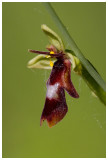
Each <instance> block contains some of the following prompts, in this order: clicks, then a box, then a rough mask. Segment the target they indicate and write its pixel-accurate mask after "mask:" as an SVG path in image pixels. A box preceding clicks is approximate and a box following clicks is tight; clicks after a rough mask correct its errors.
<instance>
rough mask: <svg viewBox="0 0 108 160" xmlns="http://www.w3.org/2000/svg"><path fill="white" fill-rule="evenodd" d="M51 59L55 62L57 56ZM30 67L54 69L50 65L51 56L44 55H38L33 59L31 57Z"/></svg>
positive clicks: (28, 65)
mask: <svg viewBox="0 0 108 160" xmlns="http://www.w3.org/2000/svg"><path fill="white" fill-rule="evenodd" d="M51 61H52V62H53V63H54V62H55V61H56V58H51ZM27 67H28V68H40V69H52V67H51V66H50V60H49V58H46V57H45V56H43V55H37V56H36V57H34V58H33V59H31V60H30V61H29V62H28V64H27Z"/></svg>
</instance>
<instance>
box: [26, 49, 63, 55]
mask: <svg viewBox="0 0 108 160" xmlns="http://www.w3.org/2000/svg"><path fill="white" fill-rule="evenodd" d="M28 52H31V53H37V54H45V55H50V56H51V57H63V55H64V54H62V53H55V54H50V52H43V51H36V50H32V49H29V50H28Z"/></svg>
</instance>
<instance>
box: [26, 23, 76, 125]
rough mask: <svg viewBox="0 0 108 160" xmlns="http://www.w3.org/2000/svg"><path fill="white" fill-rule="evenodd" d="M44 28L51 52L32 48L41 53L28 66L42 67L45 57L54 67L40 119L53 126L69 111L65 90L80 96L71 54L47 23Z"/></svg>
mask: <svg viewBox="0 0 108 160" xmlns="http://www.w3.org/2000/svg"><path fill="white" fill-rule="evenodd" d="M42 29H43V31H44V32H45V33H47V35H48V36H49V38H50V43H51V45H49V46H48V47H47V49H48V50H49V52H42V51H36V50H31V49H30V50H29V52H32V53H37V54H40V55H38V56H36V57H35V58H34V59H33V60H31V61H29V63H28V67H29V68H42V63H40V62H43V63H45V62H46V60H45V59H50V63H49V66H50V67H51V68H52V71H51V74H50V77H49V79H48V81H47V84H46V86H47V93H46V100H45V105H44V109H43V112H42V115H41V119H40V125H42V122H43V121H44V120H46V121H47V123H48V126H49V127H52V126H54V125H55V124H57V123H58V122H59V121H60V120H62V119H63V117H64V116H65V115H66V113H67V111H68V107H67V104H66V99H65V92H64V90H66V91H67V93H68V94H69V95H70V96H72V97H74V98H78V97H79V95H78V93H77V91H76V89H75V88H74V86H73V83H72V81H71V61H70V59H69V56H68V55H67V54H66V53H65V52H64V48H63V43H62V41H61V39H60V38H59V37H58V35H57V34H56V33H55V32H53V31H52V30H51V29H49V28H48V27H47V26H46V25H42ZM52 37H53V38H52ZM43 66H44V65H43ZM49 66H47V65H46V64H45V69H49V68H48V67H49ZM43 68H44V67H43Z"/></svg>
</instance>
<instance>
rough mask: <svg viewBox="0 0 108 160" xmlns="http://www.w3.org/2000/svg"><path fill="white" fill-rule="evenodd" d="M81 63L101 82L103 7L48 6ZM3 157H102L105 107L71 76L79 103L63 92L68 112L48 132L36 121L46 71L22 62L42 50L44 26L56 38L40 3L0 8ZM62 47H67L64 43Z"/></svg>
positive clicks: (42, 100)
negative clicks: (86, 63) (72, 42)
mask: <svg viewBox="0 0 108 160" xmlns="http://www.w3.org/2000/svg"><path fill="white" fill-rule="evenodd" d="M51 4H52V6H53V7H54V9H55V10H56V12H57V14H58V15H59V17H60V18H61V20H62V22H63V23H64V24H65V26H66V27H67V29H68V31H69V33H70V35H71V36H72V37H73V39H74V40H75V42H76V43H77V45H78V47H79V48H80V49H81V51H82V53H83V54H84V55H85V57H86V58H87V59H89V60H90V61H91V63H92V64H93V65H94V66H95V68H96V69H97V70H98V72H99V73H100V75H101V76H102V77H103V79H104V80H105V79H106V75H105V73H106V50H105V49H106V3H102V2H101V3H98V2H96V3H94V2H93V3H89V2H86V3H84V2H82V3H73V2H70V3H69V2H68V3H66V2H60V3H51ZM2 7H3V8H2V9H3V10H2V13H3V14H2V16H3V20H2V30H3V35H2V37H3V48H2V49H3V56H2V57H3V109H2V112H3V116H2V118H3V133H2V138H3V140H2V144H3V147H2V152H3V153H2V156H3V158H38V157H39V158H42V157H43V158H47V157H48V158H84V157H86V158H103V157H105V156H106V135H105V134H106V128H105V127H106V124H105V122H106V117H105V116H106V113H105V106H104V105H103V104H102V103H101V102H100V101H99V100H98V99H97V98H94V97H93V96H92V93H91V91H90V89H89V88H88V86H87V85H86V84H85V82H84V81H83V80H82V79H81V78H80V77H79V76H77V75H75V74H74V73H72V81H73V84H74V85H75V87H76V89H77V91H78V93H79V95H80V98H79V99H77V100H76V99H73V98H71V97H70V96H69V95H67V93H66V100H67V104H68V109H69V111H68V113H67V115H66V116H65V118H64V119H63V120H62V121H61V122H60V123H58V124H57V125H56V126H54V127H52V128H48V126H47V123H46V122H44V123H43V125H42V127H40V116H41V113H42V110H43V107H44V102H45V95H46V81H47V79H48V77H49V75H50V71H49V70H40V69H36V70H31V69H28V68H27V62H28V61H29V60H30V59H32V58H33V57H34V56H35V55H34V54H33V53H28V49H36V50H41V51H45V50H46V49H45V47H46V45H47V44H48V39H47V37H46V36H45V35H44V33H43V32H42V31H41V29H40V26H41V24H47V25H48V26H49V27H50V28H52V29H53V30H54V31H55V32H57V33H58V34H59V35H61V33H60V32H59V31H58V30H57V28H56V25H55V24H54V23H53V20H52V19H51V17H50V15H49V14H48V12H47V10H46V9H45V8H44V6H43V4H42V3H39V2H38V3H26V2H25V3H16V2H14V3H11V2H3V3H2ZM65 46H66V48H68V43H67V42H65Z"/></svg>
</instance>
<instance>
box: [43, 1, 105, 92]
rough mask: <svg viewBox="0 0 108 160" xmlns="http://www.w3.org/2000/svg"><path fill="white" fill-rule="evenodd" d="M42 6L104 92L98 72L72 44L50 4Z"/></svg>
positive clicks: (72, 41) (45, 3) (73, 43)
mask: <svg viewBox="0 0 108 160" xmlns="http://www.w3.org/2000/svg"><path fill="white" fill-rule="evenodd" d="M43 4H44V6H45V7H46V9H47V10H48V12H49V13H50V15H51V16H52V19H53V20H54V21H55V24H56V25H57V27H58V28H59V30H60V32H61V33H62V35H63V36H64V38H65V39H66V40H67V42H68V43H69V45H70V47H71V49H72V50H73V52H74V53H75V55H76V57H78V58H79V60H80V61H81V63H82V64H83V65H84V67H85V69H86V70H87V72H88V74H90V76H91V77H92V78H93V79H94V80H95V81H96V83H97V84H98V85H99V86H100V87H101V88H102V89H103V90H104V91H106V84H105V82H104V80H103V79H102V78H101V76H100V75H99V74H98V72H96V70H95V69H94V67H93V66H92V65H91V64H90V63H89V62H88V61H87V59H86V58H85V57H84V55H83V54H82V52H81V51H80V49H79V48H78V47H77V45H76V43H75V42H74V40H73V39H72V37H71V36H70V35H69V33H68V31H67V29H66V27H65V26H64V25H63V23H62V22H61V20H60V19H59V17H58V16H57V14H56V12H55V11H54V9H53V8H52V6H51V4H50V3H48V2H44V3H43ZM88 74H87V75H88Z"/></svg>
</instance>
